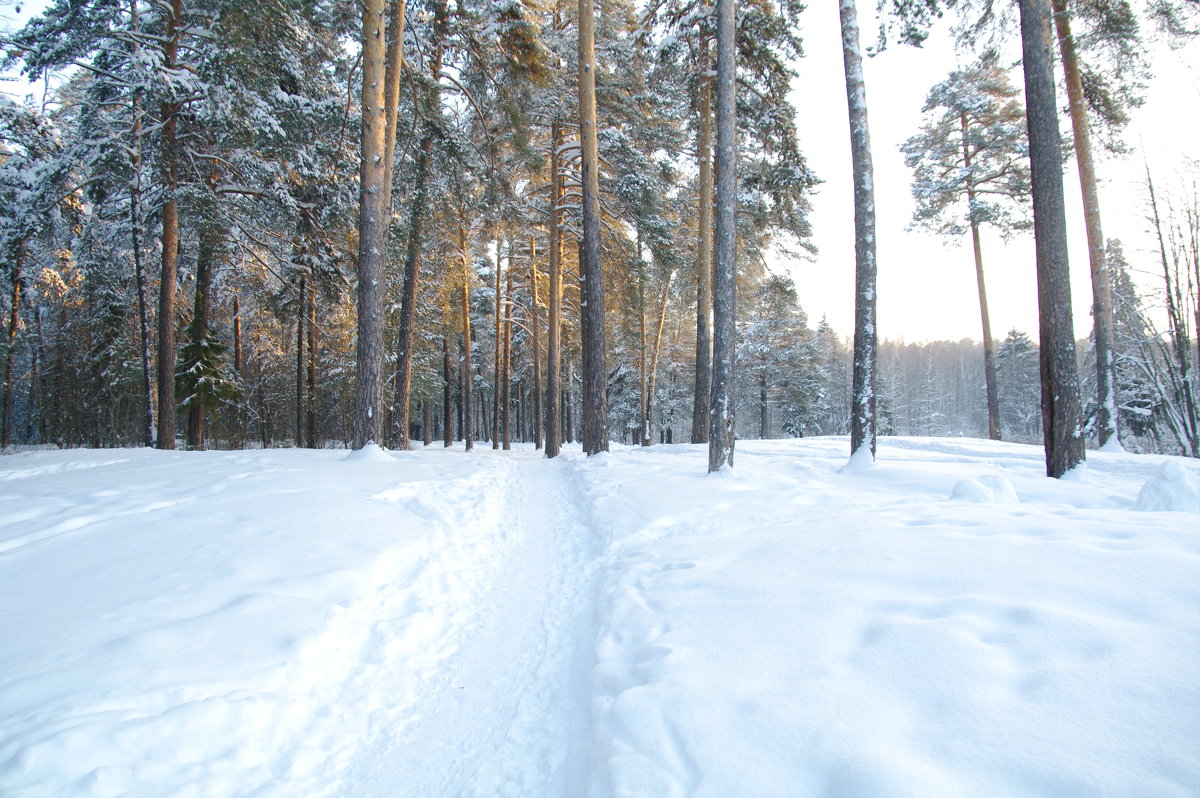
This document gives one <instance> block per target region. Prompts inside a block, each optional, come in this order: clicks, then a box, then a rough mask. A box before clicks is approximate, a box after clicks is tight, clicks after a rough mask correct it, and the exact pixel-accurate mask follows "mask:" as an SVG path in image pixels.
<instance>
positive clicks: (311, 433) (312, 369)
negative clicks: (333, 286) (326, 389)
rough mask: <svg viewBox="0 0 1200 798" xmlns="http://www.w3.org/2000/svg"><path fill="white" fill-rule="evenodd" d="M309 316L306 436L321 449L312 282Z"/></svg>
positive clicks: (307, 322)
mask: <svg viewBox="0 0 1200 798" xmlns="http://www.w3.org/2000/svg"><path fill="white" fill-rule="evenodd" d="M306 304H307V305H308V316H307V317H306V319H305V322H304V327H305V330H306V331H307V333H308V341H307V343H308V347H307V349H308V391H307V395H306V396H305V400H304V417H305V419H307V422H308V430H307V432H306V433H305V438H306V439H307V441H308V446H309V448H311V449H320V448H321V444H320V442H319V441H318V439H317V356H318V355H319V354H320V349H319V348H318V346H317V292H316V289H315V288H313V286H312V284H311V282H310V283H309V287H308V299H307V301H306Z"/></svg>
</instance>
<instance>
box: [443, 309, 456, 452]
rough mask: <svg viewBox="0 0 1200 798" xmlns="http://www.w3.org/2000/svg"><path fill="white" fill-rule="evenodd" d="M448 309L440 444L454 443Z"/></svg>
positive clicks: (448, 445) (444, 346)
mask: <svg viewBox="0 0 1200 798" xmlns="http://www.w3.org/2000/svg"><path fill="white" fill-rule="evenodd" d="M449 319H450V309H449V308H446V320H447V324H446V328H447V329H446V331H445V333H444V334H443V335H442V445H443V446H444V447H446V448H447V449H449V448H450V447H451V446H453V445H454V429H453V425H452V423H451V422H452V421H453V419H452V418H451V413H452V412H453V405H454V369H453V367H452V366H451V363H450V324H449Z"/></svg>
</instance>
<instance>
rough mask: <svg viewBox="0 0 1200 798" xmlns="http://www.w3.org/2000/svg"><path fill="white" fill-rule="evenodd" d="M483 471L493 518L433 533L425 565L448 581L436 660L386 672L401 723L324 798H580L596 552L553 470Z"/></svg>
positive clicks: (570, 489) (503, 464)
mask: <svg viewBox="0 0 1200 798" xmlns="http://www.w3.org/2000/svg"><path fill="white" fill-rule="evenodd" d="M483 459H484V460H485V462H487V464H488V467H489V468H495V469H497V475H498V476H499V480H500V482H502V484H503V489H502V491H498V492H497V493H496V494H495V495H496V496H498V497H499V505H498V506H497V507H496V511H495V512H493V513H490V514H489V516H488V518H487V523H486V524H485V525H484V526H481V527H478V526H477V527H475V528H458V529H457V530H456V531H455V532H453V533H452V532H450V531H448V530H449V529H451V528H452V527H450V526H447V527H445V528H444V529H443V530H442V531H441V532H440V533H439V534H440V535H443V536H444V538H445V539H444V540H441V541H439V543H438V544H437V546H438V549H439V550H437V551H433V552H431V554H433V555H435V556H436V563H435V562H433V561H431V562H430V564H429V566H428V567H430V568H435V569H436V568H443V569H444V568H451V569H460V570H459V572H458V573H456V574H453V575H448V576H451V577H452V578H453V579H455V580H456V585H455V589H454V590H447V591H444V592H442V593H441V595H439V596H437V598H436V600H437V601H439V602H446V603H447V604H448V605H449V606H447V607H446V608H445V609H444V610H443V611H444V612H446V613H448V614H450V615H451V616H452V618H453V620H452V623H451V624H450V625H449V627H448V628H443V629H442V630H441V631H442V636H441V639H442V641H443V642H445V641H447V640H449V641H452V642H449V643H448V645H449V649H448V650H445V651H443V652H441V654H440V655H439V656H438V657H437V659H438V661H437V663H436V667H429V668H427V669H425V670H423V671H421V670H417V671H415V672H413V669H412V668H411V666H410V665H409V663H408V662H407V661H406V662H403V663H397V664H398V665H399V666H400V667H401V668H402V669H403V670H409V671H410V674H409V676H408V678H407V679H406V681H408V682H410V684H409V685H408V686H409V688H410V689H411V690H412V691H413V695H414V697H415V699H414V702H413V703H412V704H411V706H409V707H408V708H407V709H406V715H407V716H408V719H407V722H406V723H404V724H403V725H402V731H401V733H400V734H399V735H396V728H395V727H394V728H386V729H384V730H383V734H381V735H377V736H376V737H375V738H374V739H372V740H370V741H369V742H367V744H366V746H365V747H364V749H363V750H362V751H361V752H360V753H359V754H358V755H357V757H356V760H357V761H356V762H355V763H353V764H352V766H351V767H350V768H349V771H348V774H347V777H346V780H345V784H344V786H343V787H342V788H341V789H338V790H335V791H334V792H335V794H341V795H354V796H364V798H365V797H367V796H381V797H382V796H401V795H412V796H435V795H437V796H552V795H562V796H566V795H580V794H583V793H584V792H586V787H585V786H584V782H585V780H586V778H587V768H588V742H589V741H588V737H589V732H588V729H589V722H588V706H589V687H588V684H589V673H590V669H591V666H592V663H593V658H594V653H593V652H594V643H595V633H596V618H595V593H596V585H597V563H598V556H599V552H600V549H601V545H602V541H601V540H600V539H599V538H598V537H597V535H596V533H595V532H593V531H592V530H591V529H589V528H588V527H587V525H586V524H584V523H581V519H580V517H579V514H578V513H579V510H578V508H579V506H580V501H579V497H580V494H579V491H578V488H577V487H576V486H575V485H574V481H573V479H572V478H571V477H572V471H571V469H570V468H569V464H568V463H567V462H566V461H565V460H560V461H559V462H549V461H547V460H545V458H544V457H542V456H541V453H540V452H520V451H518V452H511V453H507V454H505V455H500V456H496V455H491V454H487V453H484V454H483ZM489 487H490V488H494V487H496V485H492V486H489ZM481 498H483V497H480V496H474V497H472V496H463V497H460V501H461V502H463V503H471V502H472V501H476V500H479V499H481ZM485 503H487V500H486V499H485ZM416 618H419V615H418V616H415V618H414V619H410V620H409V621H408V623H410V624H411V623H413V622H414V621H415V619H416ZM431 642H433V641H431ZM430 664H431V665H432V664H433V663H430Z"/></svg>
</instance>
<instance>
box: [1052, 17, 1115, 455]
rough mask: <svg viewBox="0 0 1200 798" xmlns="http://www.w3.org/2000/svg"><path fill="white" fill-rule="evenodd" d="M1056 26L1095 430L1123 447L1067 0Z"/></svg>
mask: <svg viewBox="0 0 1200 798" xmlns="http://www.w3.org/2000/svg"><path fill="white" fill-rule="evenodd" d="M1053 10H1054V27H1055V31H1056V33H1057V34H1058V48H1059V52H1060V53H1061V55H1062V66H1063V75H1064V77H1065V78H1066V84H1067V102H1068V105H1069V107H1070V110H1071V130H1072V132H1073V133H1074V138H1075V163H1076V165H1077V166H1078V169H1079V188H1080V190H1081V191H1082V192H1083V222H1084V227H1085V228H1086V230H1087V241H1088V263H1089V265H1090V267H1091V276H1092V330H1093V336H1094V337H1095V339H1096V410H1097V416H1096V431H1097V434H1098V436H1099V441H1100V446H1102V447H1103V446H1105V445H1106V444H1109V441H1112V443H1113V444H1115V445H1116V446H1118V447H1119V446H1120V439H1119V437H1118V434H1117V433H1118V421H1117V400H1116V393H1115V392H1116V384H1117V376H1116V363H1115V361H1114V359H1113V307H1112V288H1111V286H1110V285H1109V281H1108V265H1107V259H1106V258H1105V255H1104V227H1103V225H1102V224H1101V223H1100V192H1099V190H1098V188H1097V185H1096V167H1095V164H1094V163H1093V162H1092V134H1091V131H1090V129H1089V128H1088V118H1087V100H1086V98H1085V97H1084V94H1083V76H1082V73H1081V71H1080V69H1079V58H1078V56H1077V55H1076V53H1075V40H1074V38H1073V37H1072V35H1071V19H1070V16H1069V12H1068V11H1067V4H1066V0H1053Z"/></svg>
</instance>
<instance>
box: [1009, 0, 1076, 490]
mask: <svg viewBox="0 0 1200 798" xmlns="http://www.w3.org/2000/svg"><path fill="white" fill-rule="evenodd" d="M1020 11H1021V49H1022V57H1023V62H1024V73H1025V102H1026V120H1027V125H1028V128H1029V161H1030V171H1031V177H1032V186H1033V228H1034V240H1035V249H1036V252H1037V279H1038V318H1039V329H1040V335H1041V341H1040V344H1041V348H1040V351H1039V360H1040V365H1041V382H1042V433H1043V435H1044V445H1045V449H1046V474H1047V475H1048V476H1051V477H1056V478H1057V477H1061V476H1063V475H1064V474H1066V473H1067V472H1068V471H1070V470H1071V469H1073V468H1074V467H1075V466H1077V465H1078V464H1079V463H1082V462H1083V460H1084V447H1083V429H1082V417H1081V412H1080V402H1079V374H1078V371H1077V369H1076V363H1075V335H1074V330H1073V327H1072V316H1071V284H1070V274H1069V268H1068V264H1067V221H1066V206H1065V201H1064V198H1063V180H1062V141H1061V139H1060V138H1059V129H1058V109H1057V105H1056V103H1055V99H1054V73H1053V66H1052V64H1051V61H1050V3H1049V0H1020Z"/></svg>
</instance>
